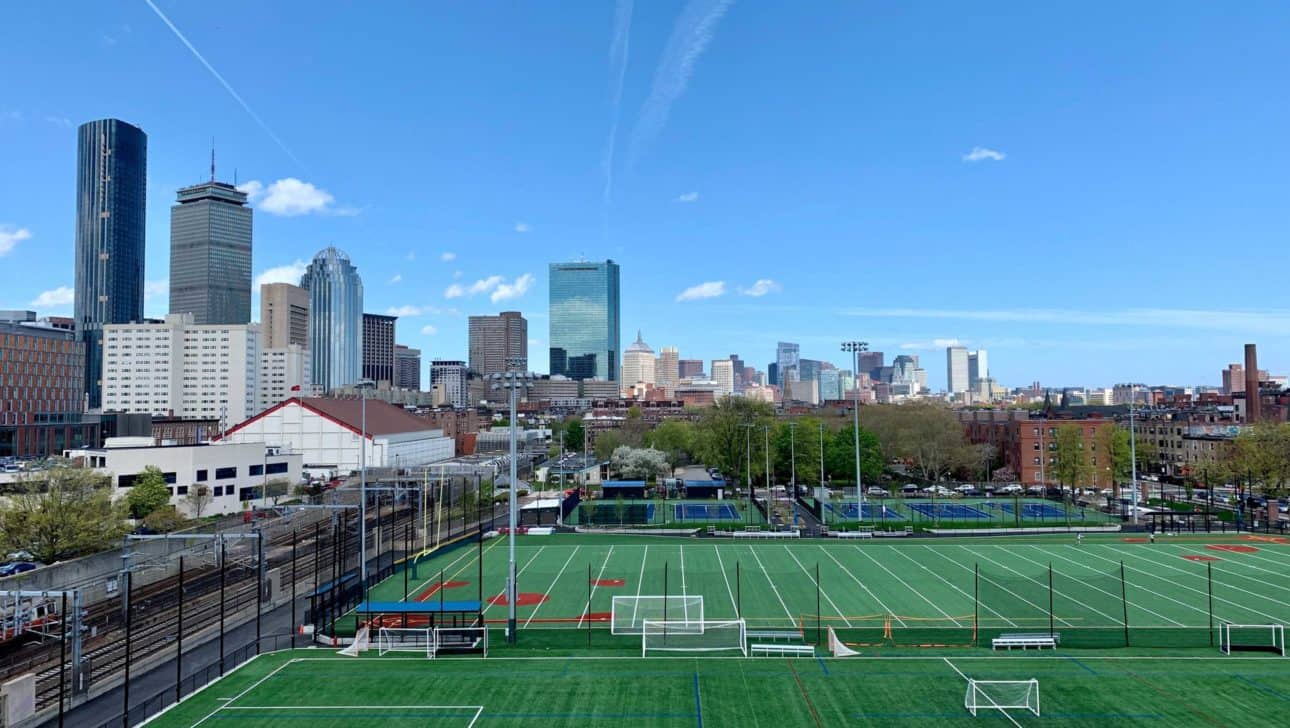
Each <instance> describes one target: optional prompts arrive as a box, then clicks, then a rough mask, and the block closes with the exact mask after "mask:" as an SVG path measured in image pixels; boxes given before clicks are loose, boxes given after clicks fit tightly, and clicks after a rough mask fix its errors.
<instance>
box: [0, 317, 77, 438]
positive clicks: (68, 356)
mask: <svg viewBox="0 0 1290 728" xmlns="http://www.w3.org/2000/svg"><path fill="white" fill-rule="evenodd" d="M84 394H85V345H84V344H83V343H81V342H79V341H78V340H77V339H76V335H75V333H73V332H72V331H68V330H66V329H61V328H53V327H52V326H44V325H39V324H37V323H36V321H35V314H34V313H32V312H30V311H16V312H15V311H6V312H3V315H0V457H5V456H19V457H45V456H49V455H60V454H62V452H63V450H64V449H67V448H72V447H86V446H92V445H96V444H98V443H97V440H98V437H99V426H98V423H97V421H91V420H87V419H86V418H85V417H83V415H82V412H83V411H84V407H83V403H84V399H83V397H84Z"/></svg>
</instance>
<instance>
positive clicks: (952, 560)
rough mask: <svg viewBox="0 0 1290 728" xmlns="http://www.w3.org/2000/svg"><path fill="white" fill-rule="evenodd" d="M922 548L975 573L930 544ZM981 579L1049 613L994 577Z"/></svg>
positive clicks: (1062, 620)
mask: <svg viewBox="0 0 1290 728" xmlns="http://www.w3.org/2000/svg"><path fill="white" fill-rule="evenodd" d="M923 548H926V549H930V550H931V551H932V553H935V554H936V555H937V556H940V557H941V558H942V559H945V560H946V561H948V562H950V563H951V564H955V565H957V566H959V567H961V568H962V569H964V570H965V571H971V572H972V573H976V571H975V570H974V569H972V568H971V567H969V566H968V565H966V564H963V563H960V562H959V561H958V560H957V559H951V558H950V557H948V556H946V555H945V554H943V553H941V552H940V551H937V550H936V549H933V548H932V547H931V546H926V545H924V546H923ZM1013 573H1014V574H1015V573H1017V572H1015V571H1014V572H1013ZM981 580H982V581H988V582H990V583H991V584H994V585H995V586H997V587H999V588H1000V589H1002V590H1003V591H1006V592H1008V593H1009V594H1011V595H1012V596H1014V597H1016V598H1017V599H1019V600H1021V601H1023V602H1025V603H1026V604H1029V605H1030V606H1032V607H1034V608H1035V609H1038V610H1039V611H1040V612H1043V613H1044V614H1048V613H1049V612H1048V610H1047V609H1045V608H1044V607H1041V606H1039V605H1038V604H1035V603H1034V602H1032V601H1030V600H1029V599H1027V598H1025V597H1023V596H1021V595H1020V594H1018V593H1017V592H1015V591H1013V590H1011V589H1009V588H1008V587H1006V586H1004V585H1003V584H1000V583H999V582H997V581H995V580H994V579H991V578H990V577H988V576H983V577H981ZM1058 621H1060V622H1061V623H1062V624H1065V625H1066V626H1068V627H1069V626H1071V623H1070V622H1067V621H1066V620H1064V619H1060V618H1059V619H1058Z"/></svg>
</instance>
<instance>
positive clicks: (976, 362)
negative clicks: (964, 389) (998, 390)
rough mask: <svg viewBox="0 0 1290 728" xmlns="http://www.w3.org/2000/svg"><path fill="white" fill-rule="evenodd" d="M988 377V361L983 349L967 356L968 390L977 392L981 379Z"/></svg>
mask: <svg viewBox="0 0 1290 728" xmlns="http://www.w3.org/2000/svg"><path fill="white" fill-rule="evenodd" d="M989 376H990V360H989V358H988V356H987V355H986V352H985V349H977V350H976V351H974V352H972V353H971V354H968V389H970V390H972V391H973V392H975V391H977V388H978V386H977V385H978V384H980V382H981V380H982V379H985V378H987V377H989Z"/></svg>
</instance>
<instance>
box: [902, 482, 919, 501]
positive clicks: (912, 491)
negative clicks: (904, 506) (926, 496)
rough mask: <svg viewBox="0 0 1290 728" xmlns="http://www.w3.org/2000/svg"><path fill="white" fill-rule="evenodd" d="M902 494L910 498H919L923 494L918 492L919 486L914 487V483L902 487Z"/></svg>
mask: <svg viewBox="0 0 1290 728" xmlns="http://www.w3.org/2000/svg"><path fill="white" fill-rule="evenodd" d="M900 494H901V495H903V496H905V497H907V498H908V497H911V496H912V497H917V496H919V495H920V494H921V493H920V491H919V490H918V486H917V485H914V484H913V483H906V484H905V485H904V486H902V487H901V489H900Z"/></svg>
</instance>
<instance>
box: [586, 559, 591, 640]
mask: <svg viewBox="0 0 1290 728" xmlns="http://www.w3.org/2000/svg"><path fill="white" fill-rule="evenodd" d="M587 647H591V562H590V561H588V562H587Z"/></svg>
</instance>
